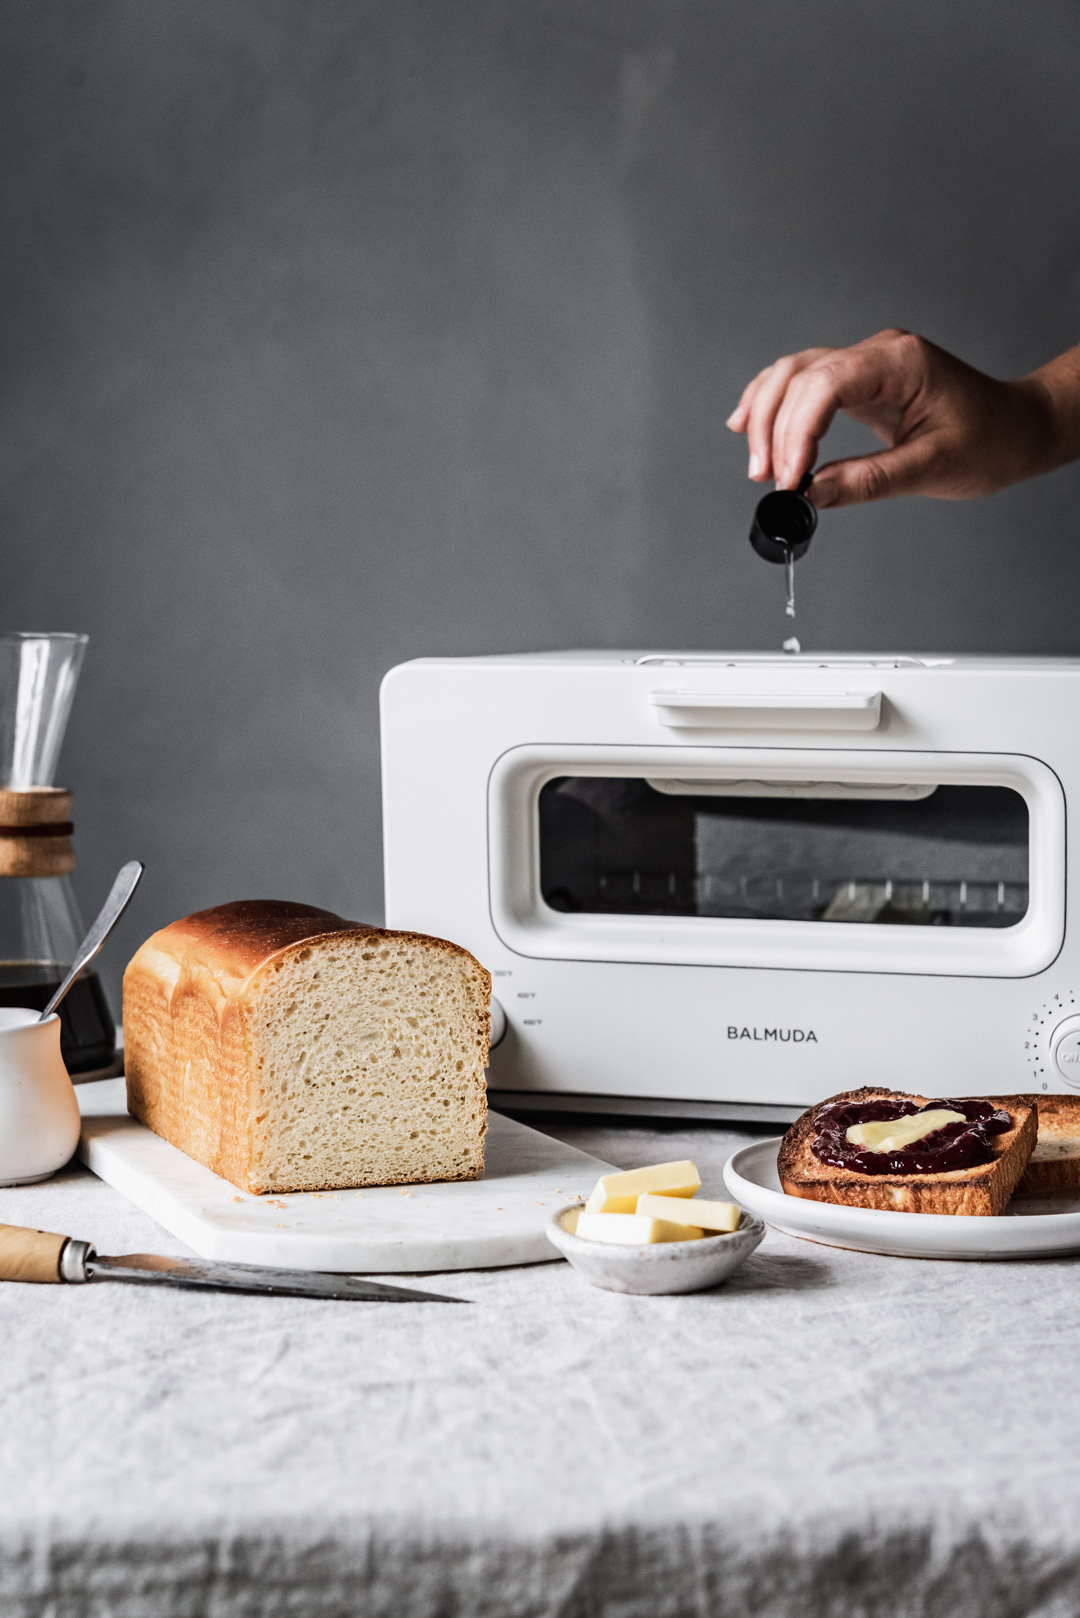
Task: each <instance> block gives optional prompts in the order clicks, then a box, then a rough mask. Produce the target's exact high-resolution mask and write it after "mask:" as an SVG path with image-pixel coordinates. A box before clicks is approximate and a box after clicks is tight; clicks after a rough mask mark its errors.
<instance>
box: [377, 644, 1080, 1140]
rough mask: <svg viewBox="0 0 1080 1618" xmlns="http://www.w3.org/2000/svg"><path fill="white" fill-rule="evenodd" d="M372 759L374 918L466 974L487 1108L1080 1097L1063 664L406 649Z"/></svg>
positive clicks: (1069, 677) (1072, 687)
mask: <svg viewBox="0 0 1080 1618" xmlns="http://www.w3.org/2000/svg"><path fill="white" fill-rule="evenodd" d="M382 762H383V807H384V819H385V833H384V835H385V873H386V917H387V925H388V926H390V927H398V928H411V929H414V930H416V931H421V932H427V933H435V934H438V935H441V936H444V937H446V938H451V939H453V940H455V941H456V942H457V943H460V944H464V945H465V946H466V948H468V949H469V950H471V951H472V952H473V953H474V954H475V955H476V956H477V957H478V958H479V959H480V960H481V961H482V962H483V963H484V964H485V965H486V966H487V967H488V968H489V969H490V971H491V973H492V977H493V980H494V992H495V996H496V998H497V1001H498V1002H499V1006H501V1010H502V1012H503V1013H505V1034H504V1035H503V1037H502V1038H501V1039H500V1040H499V1043H498V1044H497V1045H496V1046H495V1048H494V1049H493V1051H492V1057H491V1067H490V1070H489V1074H488V1078H489V1083H490V1085H491V1087H492V1091H493V1094H494V1097H495V1099H496V1101H498V1100H499V1099H500V1098H502V1099H503V1100H504V1101H506V1102H509V1101H511V1099H512V1101H513V1104H514V1105H516V1106H544V1107H562V1108H568V1107H569V1108H578V1109H597V1110H607V1111H621V1112H634V1111H639V1112H667V1113H672V1114H675V1115H683V1116H687V1117H711V1116H719V1117H729V1118H771V1119H776V1120H786V1119H788V1118H790V1117H793V1116H794V1115H795V1113H796V1112H797V1111H799V1110H801V1109H802V1108H803V1107H805V1106H806V1105H808V1104H810V1103H811V1102H814V1101H818V1100H820V1099H821V1098H822V1097H824V1096H827V1095H831V1094H833V1093H834V1092H837V1091H841V1090H847V1089H851V1088H855V1087H857V1086H859V1085H862V1084H868V1083H872V1084H881V1085H886V1086H889V1087H892V1088H897V1089H916V1090H918V1091H920V1092H922V1093H924V1094H928V1095H944V1096H949V1095H964V1094H968V1095H970V1094H973V1093H979V1094H1003V1093H1008V1092H1012V1091H1017V1090H1035V1091H1040V1090H1047V1089H1050V1090H1060V1089H1061V1088H1062V1087H1063V1086H1066V1087H1071V1088H1076V1089H1080V1000H1078V996H1080V937H1078V935H1077V930H1076V929H1075V928H1074V932H1073V936H1072V937H1071V938H1070V935H1069V931H1068V924H1069V919H1070V915H1071V912H1072V906H1073V904H1074V902H1075V900H1076V898H1077V894H1076V892H1075V884H1076V881H1077V878H1076V876H1075V875H1074V874H1073V872H1072V871H1071V870H1070V867H1069V862H1068V860H1067V828H1068V810H1069V805H1070V802H1071V803H1072V804H1073V805H1077V804H1080V661H1073V660H1066V659H1058V658H1005V657H1000V658H989V657H946V656H940V657H939V656H831V655H801V656H790V657H776V656H768V655H754V654H742V653H731V654H728V653H710V654H704V653H703V654H690V653H668V652H664V653H648V654H646V653H639V652H558V653H548V654H524V655H521V656H505V657H470V658H425V659H420V660H418V661H416V662H411V663H405V664H402V665H401V666H400V667H398V668H395V669H392V670H391V672H390V673H389V674H388V675H387V676H386V679H385V680H384V682H383V687H382ZM495 1022H496V1025H497V1026H496V1034H499V1033H501V1032H502V1029H503V1026H504V1025H503V1019H502V1018H501V1017H500V1016H499V1013H498V1008H496V1012H495Z"/></svg>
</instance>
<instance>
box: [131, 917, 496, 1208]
mask: <svg viewBox="0 0 1080 1618" xmlns="http://www.w3.org/2000/svg"><path fill="white" fill-rule="evenodd" d="M221 908H222V910H223V911H224V910H226V909H228V908H229V907H221ZM296 908H300V907H296ZM204 914H207V915H213V914H214V912H207V913H204ZM194 919H195V918H187V920H188V922H190V921H192V920H194ZM332 919H333V920H334V921H336V922H337V923H338V926H339V927H346V928H347V927H348V924H347V923H342V922H341V920H340V918H337V917H334V918H332ZM174 925H175V926H176V927H178V928H180V927H183V926H184V925H185V924H183V923H176V924H174ZM309 930H314V929H309ZM169 931H170V929H168V928H166V929H165V930H164V933H162V934H156V935H155V938H154V939H151V940H150V941H149V943H148V944H147V945H144V946H143V950H141V951H140V952H139V955H137V956H136V957H135V959H134V960H133V962H132V963H131V966H130V967H129V968H128V972H127V974H126V976H125V1006H124V1011H125V1041H126V1042H129V1043H128V1049H127V1066H128V1096H129V1107H130V1110H131V1111H132V1112H133V1113H134V1114H135V1116H136V1117H139V1118H141V1119H142V1120H143V1121H144V1122H145V1123H147V1124H149V1125H150V1127H151V1128H153V1129H155V1130H156V1131H157V1133H159V1134H162V1135H164V1136H165V1138H166V1139H167V1140H171V1141H172V1142H173V1144H174V1145H177V1146H179V1147H180V1148H181V1149H182V1150H184V1151H186V1152H188V1153H190V1155H191V1156H193V1157H195V1158H197V1159H198V1160H199V1161H200V1162H203V1163H206V1164H207V1166H208V1167H210V1168H212V1169H214V1170H215V1172H217V1173H219V1174H222V1175H224V1176H225V1177H226V1178H228V1179H231V1180H232V1181H233V1182H234V1184H237V1185H239V1186H240V1187H241V1188H242V1189H244V1190H247V1191H252V1192H255V1193H260V1194H261V1193H265V1192H285V1191H316V1190H331V1189H337V1188H357V1187H362V1186H378V1185H403V1184H409V1183H418V1182H424V1181H434V1180H473V1179H477V1178H478V1177H479V1176H480V1175H481V1174H482V1173H483V1168H484V1135H485V1132H486V1127H487V1103H486V1091H485V1081H484V1069H485V1067H486V1064H487V1055H488V1037H489V1029H490V1017H489V1012H490V978H489V977H488V974H487V972H486V971H485V970H484V968H483V967H481V966H480V965H479V964H478V962H476V961H475V960H474V959H473V957H472V956H471V955H469V954H468V953H467V951H465V950H462V949H459V948H458V947H457V946H456V945H453V944H448V943H446V942H444V941H443V940H441V939H432V938H425V937H424V936H422V935H420V934H415V933H392V932H387V931H382V930H378V931H376V930H368V929H362V930H361V929H356V930H349V931H336V932H328V933H326V934H324V935H323V936H320V937H309V938H306V939H302V940H299V941H297V942H296V943H293V944H290V945H288V946H287V947H285V948H283V949H279V950H277V951H276V952H274V953H273V954H271V955H270V956H269V957H268V958H267V959H265V960H263V961H262V963H261V964H260V965H258V966H257V967H256V968H255V970H254V971H253V972H251V973H250V974H249V975H248V976H246V977H245V978H244V979H242V980H241V979H239V978H236V979H232V980H230V979H229V977H228V975H227V974H225V973H223V972H222V971H221V970H220V962H219V961H217V960H215V959H213V958H212V956H208V957H207V958H200V954H199V950H198V947H197V945H196V946H193V945H192V944H191V942H190V939H186V940H185V941H184V942H185V946H186V947H185V953H184V959H183V962H182V965H181V969H180V971H179V972H178V973H174V974H172V977H173V981H172V982H171V984H170V983H167V982H163V981H162V979H161V974H160V973H159V972H156V971H155V966H156V961H155V950H154V948H153V946H154V945H155V942H158V943H159V942H160V940H162V939H163V937H165V935H167V934H168V933H169ZM144 955H145V958H144V962H143V965H142V967H141V968H140V957H142V956H144ZM215 968H217V969H216V970H215ZM129 1029H130V1032H129Z"/></svg>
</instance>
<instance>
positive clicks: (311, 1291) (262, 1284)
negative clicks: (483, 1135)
mask: <svg viewBox="0 0 1080 1618" xmlns="http://www.w3.org/2000/svg"><path fill="white" fill-rule="evenodd" d="M0 1281H45V1282H64V1281H66V1282H69V1283H73V1284H76V1285H77V1284H79V1283H80V1282H84V1281H136V1282H139V1283H141V1284H144V1285H145V1284H147V1283H149V1284H151V1285H153V1284H157V1285H160V1286H167V1287H200V1288H211V1289H217V1290H219V1291H224V1292H261V1293H265V1294H276V1295H277V1296H278V1297H286V1298H347V1299H350V1300H351V1301H352V1302H354V1303H357V1302H368V1303H467V1302H468V1299H467V1298H448V1297H446V1296H445V1295H444V1294H443V1293H441V1292H417V1291H414V1290H412V1289H411V1288H409V1287H395V1286H391V1285H390V1284H389V1283H388V1282H386V1281H366V1280H362V1279H361V1278H360V1277H359V1276H357V1275H330V1274H327V1273H326V1272H325V1271H323V1270H272V1269H266V1268H264V1267H263V1266H262V1265H260V1264H215V1263H213V1262H211V1261H210V1260H208V1259H192V1258H164V1257H162V1255H161V1254H159V1253H122V1254H119V1255H117V1256H112V1255H109V1254H107V1253H98V1252H95V1250H94V1248H93V1246H92V1244H91V1243H90V1242H82V1241H77V1240H76V1239H75V1238H74V1237H71V1236H59V1235H57V1234H56V1233H55V1232H53V1231H49V1230H27V1229H25V1228H24V1227H23V1226H22V1225H0Z"/></svg>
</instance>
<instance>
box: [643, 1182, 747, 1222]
mask: <svg viewBox="0 0 1080 1618" xmlns="http://www.w3.org/2000/svg"><path fill="white" fill-rule="evenodd" d="M634 1211H635V1213H639V1214H647V1215H648V1217H649V1218H650V1219H673V1220H675V1221H676V1223H677V1222H678V1221H679V1220H680V1219H685V1218H686V1217H687V1215H688V1214H689V1216H690V1217H691V1218H692V1219H693V1220H694V1222H695V1223H696V1224H698V1225H701V1226H702V1228H703V1229H704V1230H725V1231H731V1230H738V1228H739V1220H740V1219H741V1218H742V1209H741V1208H739V1207H737V1206H736V1204H735V1203H734V1202H710V1201H709V1200H708V1198H707V1197H695V1198H694V1200H693V1202H691V1204H690V1206H689V1208H688V1207H687V1206H686V1203H685V1202H684V1201H683V1200H682V1198H681V1197H658V1196H655V1195H654V1194H653V1193H652V1192H649V1191H646V1192H645V1193H644V1194H643V1195H642V1196H640V1197H638V1199H637V1207H636V1209H635V1210H634Z"/></svg>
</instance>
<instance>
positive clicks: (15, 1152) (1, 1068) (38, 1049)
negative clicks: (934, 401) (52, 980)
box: [0, 1006, 79, 1185]
mask: <svg viewBox="0 0 1080 1618" xmlns="http://www.w3.org/2000/svg"><path fill="white" fill-rule="evenodd" d="M39 1016H40V1013H39V1012H37V1011H29V1010H23V1009H22V1008H21V1007H18V1006H4V1007H0V1185H30V1184H32V1183H33V1182H34V1181H35V1180H47V1179H48V1178H49V1175H50V1174H55V1173H56V1171H57V1169H61V1168H63V1166H64V1164H65V1163H66V1162H67V1161H68V1160H69V1158H70V1157H71V1156H72V1154H73V1152H74V1151H75V1147H76V1146H77V1145H78V1141H79V1103H78V1101H77V1100H76V1099H75V1089H74V1086H73V1085H72V1082H71V1080H70V1078H69V1077H68V1072H67V1068H66V1067H65V1066H64V1061H63V1057H62V1056H61V1055H60V1018H59V1017H58V1016H57V1015H56V1013H55V1012H53V1014H52V1016H51V1017H49V1018H47V1019H46V1021H45V1022H39V1021H38V1018H39Z"/></svg>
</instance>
